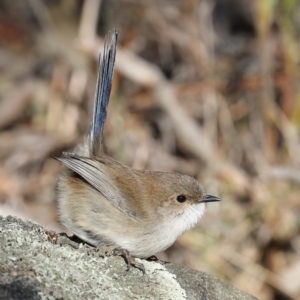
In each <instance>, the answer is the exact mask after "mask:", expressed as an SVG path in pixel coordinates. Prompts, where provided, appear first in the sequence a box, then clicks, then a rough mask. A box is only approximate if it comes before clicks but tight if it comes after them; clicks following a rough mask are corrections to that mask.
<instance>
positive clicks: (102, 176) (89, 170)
mask: <svg viewBox="0 0 300 300" xmlns="http://www.w3.org/2000/svg"><path fill="white" fill-rule="evenodd" d="M66 155H67V156H66V157H63V158H60V157H55V158H56V159H58V160H59V161H61V162H62V163H63V164H64V165H65V166H67V167H68V168H69V169H71V170H72V171H74V172H76V173H77V174H78V175H80V176H81V177H82V178H83V179H85V180H86V181H87V182H88V183H89V184H90V185H92V186H93V187H94V188H95V189H96V190H98V191H99V192H100V193H101V194H102V195H103V196H104V197H105V198H106V199H107V200H108V201H109V202H110V203H111V204H112V205H114V206H115V207H116V208H117V209H119V210H120V211H121V212H123V213H124V214H126V215H128V216H130V217H133V218H140V216H139V214H137V213H136V212H134V211H132V210H130V209H129V208H128V205H126V203H127V201H126V199H124V197H123V196H122V194H121V192H120V190H119V189H118V188H117V187H116V185H115V184H114V183H113V181H112V179H111V178H110V177H109V176H108V175H107V174H106V173H105V172H104V171H103V169H102V168H101V163H100V162H98V161H95V160H92V159H90V158H86V157H81V156H78V155H76V154H72V153H69V154H66Z"/></svg>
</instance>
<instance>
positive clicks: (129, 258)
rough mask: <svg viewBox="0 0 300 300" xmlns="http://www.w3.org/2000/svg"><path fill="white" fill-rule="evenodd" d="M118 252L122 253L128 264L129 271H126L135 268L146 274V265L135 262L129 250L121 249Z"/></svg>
mask: <svg viewBox="0 0 300 300" xmlns="http://www.w3.org/2000/svg"><path fill="white" fill-rule="evenodd" d="M118 251H120V253H121V255H122V256H123V257H124V259H125V260H126V263H127V269H126V271H129V270H130V268H131V267H135V268H137V269H139V270H141V271H142V272H143V274H145V267H144V265H143V264H142V263H139V262H137V261H136V260H135V258H134V257H132V256H131V255H130V253H129V251H128V250H125V249H120V250H118Z"/></svg>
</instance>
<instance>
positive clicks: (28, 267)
mask: <svg viewBox="0 0 300 300" xmlns="http://www.w3.org/2000/svg"><path fill="white" fill-rule="evenodd" d="M143 264H144V265H145V268H146V274H145V275H143V274H142V272H141V271H140V270H137V269H134V268H131V269H130V271H129V272H126V266H125V263H124V260H123V258H121V257H119V256H111V257H106V256H105V257H99V254H98V253H97V252H95V250H94V248H92V247H90V246H88V245H85V244H77V243H76V242H71V241H69V239H68V238H66V237H65V238H64V237H63V236H60V235H55V234H53V235H52V233H49V232H47V231H46V230H45V229H44V228H43V227H41V226H39V225H38V224H36V223H34V222H32V221H23V220H20V219H17V218H14V217H7V218H3V217H1V216H0V300H2V299H3V300H4V299H5V300H10V299H34V300H35V299H170V300H173V299H174V300H175V299H209V300H214V299H242V300H243V299H245V300H246V299H247V300H248V299H249V300H250V299H255V298H254V297H253V296H250V295H248V294H246V293H243V292H241V291H239V290H237V289H236V288H234V287H233V286H231V285H229V284H226V283H224V282H222V281H221V280H219V279H217V278H215V277H213V276H211V275H209V274H206V273H203V272H199V271H195V270H191V269H189V268H185V267H182V266H177V265H173V264H167V266H166V267H164V266H162V265H160V264H158V263H155V262H148V261H144V260H143Z"/></svg>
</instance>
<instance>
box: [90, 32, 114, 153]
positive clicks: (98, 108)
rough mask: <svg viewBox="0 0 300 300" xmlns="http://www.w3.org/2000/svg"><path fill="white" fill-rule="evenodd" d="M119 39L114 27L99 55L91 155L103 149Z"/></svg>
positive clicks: (91, 134) (91, 133)
mask: <svg viewBox="0 0 300 300" xmlns="http://www.w3.org/2000/svg"><path fill="white" fill-rule="evenodd" d="M117 39H118V32H117V31H116V30H115V29H114V30H113V32H112V35H111V37H106V38H105V42H104V50H103V53H102V54H100V56H99V62H98V78H97V86H96V92H95V100H94V114H93V123H92V128H91V132H90V138H89V143H90V144H89V151H90V155H96V154H98V153H99V152H102V151H103V130H104V125H105V120H106V113H107V105H108V102H109V97H110V91H111V85H112V78H113V74H114V65H115V57H116V48H117Z"/></svg>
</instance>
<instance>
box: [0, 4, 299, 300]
mask: <svg viewBox="0 0 300 300" xmlns="http://www.w3.org/2000/svg"><path fill="white" fill-rule="evenodd" d="M112 28H116V29H118V30H119V44H118V52H117V61H116V70H115V76H114V83H113V89H112V97H111V101H110V106H109V112H108V119H107V124H106V128H105V147H106V152H107V153H108V154H109V155H110V156H112V157H114V158H116V159H118V160H120V161H121V162H123V163H125V164H127V165H129V166H132V167H134V168H137V169H151V170H160V171H176V172H181V173H185V174H188V175H191V176H193V177H195V178H197V179H198V180H199V181H200V182H201V183H202V184H203V186H204V187H205V189H206V191H207V192H208V193H209V194H213V195H219V196H220V197H221V198H222V199H223V201H222V203H220V204H216V203H213V204H211V205H208V209H207V213H206V215H205V217H204V218H203V219H202V220H201V222H200V223H199V225H198V226H197V227H196V228H194V229H193V230H191V231H190V232H188V233H186V234H185V235H183V236H182V237H181V238H180V239H179V240H178V241H177V242H176V243H175V244H174V245H173V246H172V247H171V248H170V249H168V250H167V251H166V252H164V253H160V254H159V257H160V258H161V259H164V260H167V261H171V262H174V263H178V264H183V265H186V266H189V267H192V268H194V269H198V270H201V271H205V272H208V273H210V274H213V275H215V276H217V277H219V278H221V279H223V280H225V281H226V282H229V283H231V284H233V285H234V286H236V287H237V288H239V289H241V290H243V291H246V292H248V293H250V294H252V295H255V296H256V297H258V298H259V299H266V300H268V299H300V279H299V278H300V256H299V255H300V236H299V233H300V215H299V210H300V189H299V187H300V168H299V167H300V139H299V132H300V89H299V79H300V76H299V75H300V74H299V53H300V52H299V44H300V40H299V38H300V3H299V1H297V0H282V1H275V0H257V1H253V0H215V1H213V0H210V1H209V0H199V1H195V0H185V1H184V0H176V1H175V0H160V1H158V0H156V1H155V0H119V1H117V0H109V1H108V0H106V1H97V0H86V1H83V0H76V1H75V0H74V1H63V0H44V1H41V0H23V1H10V0H1V1H0V166H1V168H0V214H1V215H15V216H19V217H22V218H30V219H33V220H35V221H36V222H38V223H40V224H42V225H44V226H47V227H48V228H51V229H54V230H57V231H62V230H64V229H63V228H62V227H60V225H59V221H58V215H57V204H56V181H57V178H58V174H59V172H60V170H61V166H60V163H59V162H58V161H56V160H54V159H53V158H51V155H56V156H59V155H60V154H61V152H62V151H68V150H69V151H70V150H71V149H72V148H73V147H74V146H75V145H76V144H77V143H79V142H80V141H81V140H82V137H83V135H84V133H86V132H87V130H88V128H89V125H90V122H91V113H92V105H93V97H94V89H95V82H96V71H97V57H98V54H99V51H100V49H101V47H102V45H103V37H104V35H105V34H107V33H108V31H109V30H110V29H112Z"/></svg>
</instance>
